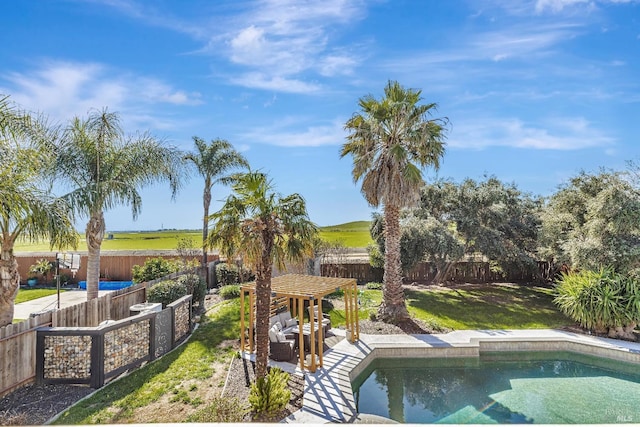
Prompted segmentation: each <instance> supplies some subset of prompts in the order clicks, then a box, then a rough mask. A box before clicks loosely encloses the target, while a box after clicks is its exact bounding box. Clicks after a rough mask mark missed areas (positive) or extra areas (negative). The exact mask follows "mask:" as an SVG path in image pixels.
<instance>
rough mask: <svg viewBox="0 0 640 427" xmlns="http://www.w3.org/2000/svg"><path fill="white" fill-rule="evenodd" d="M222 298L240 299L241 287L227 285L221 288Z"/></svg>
mask: <svg viewBox="0 0 640 427" xmlns="http://www.w3.org/2000/svg"><path fill="white" fill-rule="evenodd" d="M220 296H221V297H222V298H223V299H234V298H240V285H226V286H222V287H221V288H220Z"/></svg>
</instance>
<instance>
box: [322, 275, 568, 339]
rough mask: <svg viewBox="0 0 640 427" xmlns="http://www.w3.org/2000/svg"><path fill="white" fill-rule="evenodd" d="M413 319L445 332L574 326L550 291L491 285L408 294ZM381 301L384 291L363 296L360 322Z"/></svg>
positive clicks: (338, 314)
mask: <svg viewBox="0 0 640 427" xmlns="http://www.w3.org/2000/svg"><path fill="white" fill-rule="evenodd" d="M406 298H407V306H408V308H409V312H410V313H411V315H412V316H413V317H416V318H418V319H420V320H422V321H424V322H425V323H427V324H429V325H432V326H437V327H440V328H444V329H536V328H557V327H561V326H565V325H571V324H573V323H574V322H572V321H571V320H570V319H569V318H567V317H565V316H564V315H563V314H562V313H560V312H559V311H558V310H557V309H556V307H555V305H554V304H553V295H552V290H551V289H550V288H548V287H541V286H531V285H515V284H491V285H482V286H480V285H479V286H473V287H469V288H466V289H458V290H454V289H448V290H437V291H436V290H434V291H427V290H425V291H406ZM381 300H382V291H370V290H366V291H364V292H362V293H361V297H360V303H361V307H360V313H359V317H360V318H361V319H366V318H368V317H369V313H370V312H371V311H375V310H376V309H377V307H378V305H379V304H380V301H381ZM329 314H330V315H331V322H332V324H333V325H344V323H345V322H344V311H342V310H332V311H330V312H329Z"/></svg>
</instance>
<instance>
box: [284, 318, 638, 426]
mask: <svg viewBox="0 0 640 427" xmlns="http://www.w3.org/2000/svg"><path fill="white" fill-rule="evenodd" d="M332 331H333V332H334V333H335V334H336V335H339V334H341V335H344V330H339V329H333V330H332ZM483 351H571V352H575V353H579V354H587V355H593V356H599V357H604V358H609V359H614V360H619V361H626V362H631V363H638V364H640V343H633V342H627V341H621V340H615V339H609V338H602V337H594V336H590V335H583V334H576V333H572V332H567V331H561V330H556V329H521V330H461V331H454V332H450V333H448V334H433V335H427V334H425V335H406V334H401V335H367V334H361V335H360V340H359V341H357V342H355V343H353V344H352V343H349V342H348V341H347V340H342V341H340V342H339V343H338V344H337V345H336V346H334V347H333V348H331V349H330V350H327V351H326V352H325V353H324V364H323V367H321V368H318V369H317V370H316V372H315V373H309V372H305V373H304V374H305V384H304V400H303V407H302V409H300V410H299V411H297V412H295V413H293V414H291V415H290V416H289V417H287V418H286V419H285V420H283V422H286V423H316V424H317V423H334V422H339V423H345V422H346V423H350V422H354V421H355V420H356V418H357V417H358V413H357V411H356V405H355V399H354V396H353V391H352V390H351V380H352V379H355V378H356V377H357V376H358V375H359V374H360V373H361V372H362V371H363V370H364V369H366V367H367V366H368V364H369V363H366V362H367V361H371V360H373V359H374V358H376V357H386V358H389V357H391V358H392V357H398V358H404V357H477V356H479V355H480V353H481V352H483ZM363 362H365V363H363ZM285 369H286V368H285ZM296 370H299V368H297V369H296ZM298 373H301V372H298Z"/></svg>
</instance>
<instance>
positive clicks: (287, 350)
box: [269, 325, 296, 362]
mask: <svg viewBox="0 0 640 427" xmlns="http://www.w3.org/2000/svg"><path fill="white" fill-rule="evenodd" d="M295 345H296V342H295V340H292V339H288V338H286V337H285V335H284V332H282V331H280V330H278V327H277V325H274V326H272V327H271V329H269V357H270V358H271V359H273V360H277V361H284V362H288V361H289V360H291V359H293V356H294V355H295V351H294V350H295Z"/></svg>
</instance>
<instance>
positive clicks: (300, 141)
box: [242, 117, 347, 147]
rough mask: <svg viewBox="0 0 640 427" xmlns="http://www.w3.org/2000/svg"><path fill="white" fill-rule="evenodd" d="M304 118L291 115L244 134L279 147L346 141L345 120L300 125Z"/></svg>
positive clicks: (259, 141)
mask: <svg viewBox="0 0 640 427" xmlns="http://www.w3.org/2000/svg"><path fill="white" fill-rule="evenodd" d="M304 121H305V119H304V118H300V117H297V118H293V117H289V118H286V119H283V120H282V121H280V122H279V123H276V124H274V125H272V126H269V127H262V128H260V127H259V128H255V129H254V130H253V131H251V132H248V133H245V134H243V135H242V137H243V139H246V140H247V141H249V142H254V143H260V144H268V145H276V146H279V147H319V146H327V145H340V144H343V143H344V142H345V137H346V135H347V134H346V132H345V131H344V128H343V126H344V120H337V119H336V120H334V121H333V122H331V123H329V124H323V125H309V126H305V125H302V126H300V125H299V123H301V122H304Z"/></svg>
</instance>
